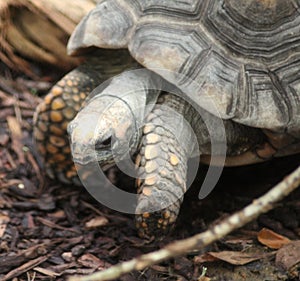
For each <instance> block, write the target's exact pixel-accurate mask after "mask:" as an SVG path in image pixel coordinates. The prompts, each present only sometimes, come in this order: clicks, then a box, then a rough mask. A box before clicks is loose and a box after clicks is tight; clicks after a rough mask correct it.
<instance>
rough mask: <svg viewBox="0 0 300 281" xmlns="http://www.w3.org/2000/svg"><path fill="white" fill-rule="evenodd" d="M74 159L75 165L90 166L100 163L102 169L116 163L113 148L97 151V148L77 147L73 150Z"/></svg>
mask: <svg viewBox="0 0 300 281" xmlns="http://www.w3.org/2000/svg"><path fill="white" fill-rule="evenodd" d="M72 157H73V161H74V163H75V164H78V165H83V166H85V165H88V164H91V163H95V162H98V164H99V165H100V167H101V168H102V169H103V168H106V167H107V166H108V165H110V166H112V165H113V163H114V158H113V153H112V150H111V147H107V148H105V149H96V148H95V147H94V148H92V147H76V148H74V147H73V148H72Z"/></svg>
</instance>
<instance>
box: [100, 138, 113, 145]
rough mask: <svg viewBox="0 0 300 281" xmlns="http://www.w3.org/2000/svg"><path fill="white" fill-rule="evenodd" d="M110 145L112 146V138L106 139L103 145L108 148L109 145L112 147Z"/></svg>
mask: <svg viewBox="0 0 300 281" xmlns="http://www.w3.org/2000/svg"><path fill="white" fill-rule="evenodd" d="M110 144H111V137H109V138H108V139H106V140H104V141H103V142H102V145H104V146H107V145H110Z"/></svg>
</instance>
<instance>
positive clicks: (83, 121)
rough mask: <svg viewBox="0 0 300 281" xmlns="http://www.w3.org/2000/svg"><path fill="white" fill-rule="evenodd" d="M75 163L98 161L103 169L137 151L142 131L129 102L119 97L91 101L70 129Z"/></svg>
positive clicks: (99, 97)
mask: <svg viewBox="0 0 300 281" xmlns="http://www.w3.org/2000/svg"><path fill="white" fill-rule="evenodd" d="M68 133H69V137H70V143H71V150H72V156H73V161H74V162H75V163H76V164H79V165H87V164H89V163H91V162H98V163H99V164H100V166H101V168H102V169H103V170H106V169H107V168H109V167H110V166H112V165H113V164H114V163H115V162H118V161H120V160H122V158H123V157H125V155H128V153H129V154H131V151H135V150H136V149H137V146H138V142H139V138H138V135H139V129H138V126H137V125H136V120H135V116H134V115H133V114H132V111H131V109H130V107H129V106H128V104H127V103H125V102H124V101H123V100H122V99H119V98H118V97H117V96H111V95H100V96H96V97H94V98H92V99H91V100H90V101H88V103H87V104H86V105H85V106H84V107H83V108H82V110H81V111H80V112H79V113H78V114H77V116H76V117H75V119H74V120H73V121H72V122H71V123H70V124H69V126H68Z"/></svg>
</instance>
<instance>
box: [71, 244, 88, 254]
mask: <svg viewBox="0 0 300 281" xmlns="http://www.w3.org/2000/svg"><path fill="white" fill-rule="evenodd" d="M85 249H86V248H85V246H84V245H76V246H75V247H73V248H72V250H71V251H72V255H73V256H74V257H78V256H80V255H82V254H83V253H84V251H85Z"/></svg>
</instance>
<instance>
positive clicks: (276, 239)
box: [257, 228, 291, 249]
mask: <svg viewBox="0 0 300 281" xmlns="http://www.w3.org/2000/svg"><path fill="white" fill-rule="evenodd" d="M257 239H258V241H259V242H260V243H261V244H263V245H265V246H267V247H269V248H271V249H279V248H281V247H282V246H283V245H286V244H288V243H290V242H291V240H290V239H288V238H287V237H285V236H282V235H280V234H278V233H276V232H274V231H272V230H270V229H267V228H263V229H262V230H261V231H260V232H259V233H258V236H257Z"/></svg>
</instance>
